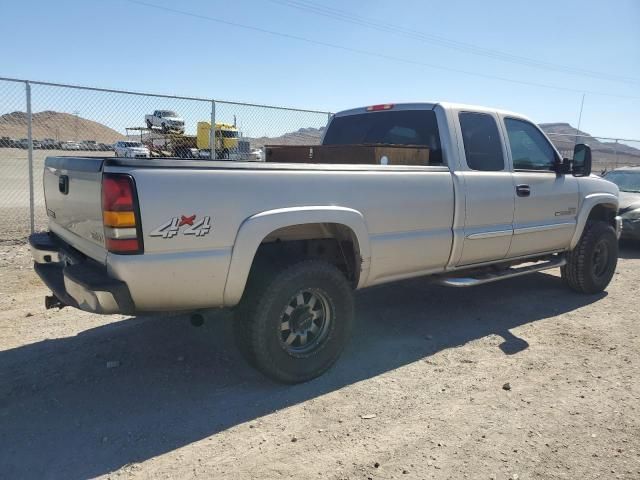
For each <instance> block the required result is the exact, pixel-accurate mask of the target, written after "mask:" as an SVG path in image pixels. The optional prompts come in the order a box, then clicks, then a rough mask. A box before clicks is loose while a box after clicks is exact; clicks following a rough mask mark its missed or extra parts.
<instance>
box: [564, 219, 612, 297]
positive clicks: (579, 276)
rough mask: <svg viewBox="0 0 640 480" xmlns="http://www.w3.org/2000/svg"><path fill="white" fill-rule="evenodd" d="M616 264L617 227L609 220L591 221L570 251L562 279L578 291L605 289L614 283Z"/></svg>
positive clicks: (592, 291)
mask: <svg viewBox="0 0 640 480" xmlns="http://www.w3.org/2000/svg"><path fill="white" fill-rule="evenodd" d="M617 264H618V239H617V237H616V233H615V230H614V229H613V227H612V226H611V225H609V224H608V223H606V222H602V221H595V222H589V223H587V226H586V227H585V230H584V232H583V234H582V237H581V238H580V241H579V242H578V245H576V248H575V249H573V251H571V252H569V253H568V254H567V264H566V265H565V266H564V267H562V269H561V273H562V278H563V280H564V281H565V283H566V284H567V285H569V287H571V288H572V289H573V290H575V291H576V292H580V293H598V292H602V291H603V290H604V289H605V288H607V285H609V282H611V279H612V278H613V274H614V273H615V270H616V265H617Z"/></svg>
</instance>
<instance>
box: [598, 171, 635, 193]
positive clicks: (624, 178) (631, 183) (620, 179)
mask: <svg viewBox="0 0 640 480" xmlns="http://www.w3.org/2000/svg"><path fill="white" fill-rule="evenodd" d="M604 178H605V179H606V180H609V181H610V182H613V183H615V184H616V185H617V186H618V188H619V189H620V191H621V192H634V193H640V171H638V172H625V171H617V172H609V173H607V174H606V175H605V176H604Z"/></svg>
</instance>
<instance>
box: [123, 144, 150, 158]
mask: <svg viewBox="0 0 640 480" xmlns="http://www.w3.org/2000/svg"><path fill="white" fill-rule="evenodd" d="M114 150H115V152H116V157H123V158H150V157H151V154H150V152H149V149H148V148H147V147H145V146H144V145H143V144H142V143H141V142H132V141H129V140H120V141H119V142H116V144H115V146H114Z"/></svg>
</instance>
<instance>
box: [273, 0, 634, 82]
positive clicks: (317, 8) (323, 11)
mask: <svg viewBox="0 0 640 480" xmlns="http://www.w3.org/2000/svg"><path fill="white" fill-rule="evenodd" d="M269 1H271V2H273V3H276V4H279V5H283V6H287V7H292V8H295V9H298V10H302V11H305V12H310V13H312V14H316V15H321V16H324V17H327V18H332V19H334V20H338V21H342V22H346V23H349V24H353V25H360V26H364V27H367V28H371V29H374V30H378V31H382V32H386V33H391V34H395V35H400V36H403V37H406V38H410V39H414V40H418V41H421V42H424V43H430V44H435V45H439V46H442V47H445V48H450V49H453V50H457V51H461V52H465V53H470V54H473V55H478V56H483V57H487V58H492V59H494V60H500V61H503V62H509V63H515V64H519V65H525V66H529V67H533V68H538V69H542V70H549V71H555V72H561V73H568V74H571V75H579V76H583V77H591V78H596V79H600V80H608V81H616V82H624V83H631V84H640V79H637V78H631V77H623V76H619V75H612V74H609V73H604V72H596V71H592V70H586V69H582V68H578V67H570V66H566V65H560V64H556V63H551V62H546V61H542V60H537V59H534V58H529V57H524V56H520V55H513V54H510V53H507V52H503V51H499V50H494V49H489V48H483V47H479V46H477V45H472V44H469V43H464V42H460V41H457V40H452V39H450V38H446V37H442V36H439V35H433V34H428V33H424V32H421V31H418V30H412V29H408V28H405V27H402V26H400V25H397V24H392V23H389V22H381V21H376V20H373V19H370V18H366V17H363V16H361V15H356V14H353V13H350V12H347V11H345V10H340V9H337V8H333V7H328V6H325V5H320V4H318V3H315V2H312V1H309V0H269Z"/></svg>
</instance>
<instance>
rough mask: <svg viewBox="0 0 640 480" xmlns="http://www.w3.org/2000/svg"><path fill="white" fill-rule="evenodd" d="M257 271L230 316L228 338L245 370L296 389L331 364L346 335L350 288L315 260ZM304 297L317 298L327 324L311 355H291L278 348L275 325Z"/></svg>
mask: <svg viewBox="0 0 640 480" xmlns="http://www.w3.org/2000/svg"><path fill="white" fill-rule="evenodd" d="M254 270H255V269H254ZM260 270H261V271H260V272H259V273H257V272H254V271H252V274H251V277H250V280H249V282H248V285H247V288H246V291H245V293H244V295H243V298H242V300H241V302H240V304H239V305H238V307H237V308H236V312H235V321H234V333H235V337H236V344H237V345H238V348H239V350H240V352H241V353H242V355H243V356H244V358H245V359H246V360H247V362H248V363H249V364H250V365H252V366H253V367H255V368H257V369H258V370H260V371H261V372H262V373H263V374H265V375H266V376H268V377H270V378H271V379H273V380H276V381H278V382H282V383H301V382H306V381H308V380H311V379H313V378H315V377H318V376H320V375H322V374H323V373H324V372H326V371H327V370H328V369H329V368H331V366H332V365H333V364H334V363H335V362H336V360H337V359H338V357H339V356H340V354H341V353H342V350H343V349H344V347H345V345H346V343H347V341H348V339H349V337H350V334H351V328H352V324H353V312H354V307H353V289H352V288H351V285H350V284H349V282H348V281H347V279H346V278H345V276H344V274H343V273H342V272H341V271H340V270H338V268H336V267H335V266H333V265H331V264H329V263H327V262H324V261H321V260H306V261H303V262H300V263H296V264H294V265H290V266H288V267H285V268H281V269H277V270H275V271H268V270H267V271H265V270H264V269H260ZM308 291H314V292H318V294H319V295H321V296H322V298H323V299H324V301H325V302H326V305H327V312H330V317H328V318H330V321H328V326H327V327H326V328H325V332H324V336H323V340H322V341H321V342H320V343H318V344H317V345H316V346H315V347H314V348H313V350H311V351H309V352H303V353H295V352H291V351H289V349H288V347H287V346H286V345H284V344H283V341H282V339H281V336H282V333H281V322H282V319H283V315H285V309H287V308H288V306H289V305H290V302H291V300H292V299H293V298H296V296H297V295H298V294H299V293H300V292H308ZM305 338H306V337H305Z"/></svg>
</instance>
